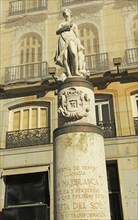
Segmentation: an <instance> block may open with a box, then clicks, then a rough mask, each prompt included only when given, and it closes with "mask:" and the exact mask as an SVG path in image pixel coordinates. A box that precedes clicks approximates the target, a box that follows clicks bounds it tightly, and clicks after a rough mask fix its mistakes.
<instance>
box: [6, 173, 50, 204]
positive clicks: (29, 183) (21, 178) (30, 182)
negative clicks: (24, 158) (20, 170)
mask: <svg viewBox="0 0 138 220" xmlns="http://www.w3.org/2000/svg"><path fill="white" fill-rule="evenodd" d="M48 182H49V181H48V172H45V173H33V174H23V175H12V176H7V177H6V202H5V203H6V204H5V205H6V206H10V205H21V204H31V203H39V202H42V203H45V204H48V205H49V204H50V201H49V184H48Z"/></svg>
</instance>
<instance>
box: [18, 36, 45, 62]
mask: <svg viewBox="0 0 138 220" xmlns="http://www.w3.org/2000/svg"><path fill="white" fill-rule="evenodd" d="M19 54H20V56H19V57H20V60H19V63H20V64H28V63H36V62H41V61H42V40H41V37H40V36H39V35H38V34H36V33H29V34H27V35H25V36H23V38H22V39H21V41H20V44H19Z"/></svg>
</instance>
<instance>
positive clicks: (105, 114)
mask: <svg viewBox="0 0 138 220" xmlns="http://www.w3.org/2000/svg"><path fill="white" fill-rule="evenodd" d="M102 115H103V121H104V122H108V121H109V120H110V119H109V107H108V104H104V105H102Z"/></svg>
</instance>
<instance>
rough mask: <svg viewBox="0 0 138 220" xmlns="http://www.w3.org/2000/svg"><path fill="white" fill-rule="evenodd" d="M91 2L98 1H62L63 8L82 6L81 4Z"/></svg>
mask: <svg viewBox="0 0 138 220" xmlns="http://www.w3.org/2000/svg"><path fill="white" fill-rule="evenodd" d="M90 1H96V0H62V6H69V5H74V4H81V3H86V2H90Z"/></svg>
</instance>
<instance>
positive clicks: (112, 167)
mask: <svg viewBox="0 0 138 220" xmlns="http://www.w3.org/2000/svg"><path fill="white" fill-rule="evenodd" d="M107 179H108V190H109V202H110V213H111V220H123V217H122V205H121V195H120V187H119V177H118V169H117V163H116V162H113V163H111V164H110V163H109V164H107Z"/></svg>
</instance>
